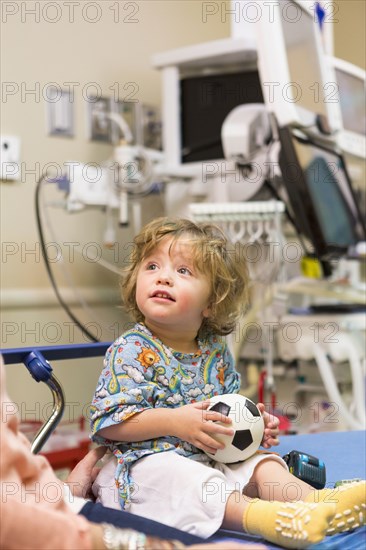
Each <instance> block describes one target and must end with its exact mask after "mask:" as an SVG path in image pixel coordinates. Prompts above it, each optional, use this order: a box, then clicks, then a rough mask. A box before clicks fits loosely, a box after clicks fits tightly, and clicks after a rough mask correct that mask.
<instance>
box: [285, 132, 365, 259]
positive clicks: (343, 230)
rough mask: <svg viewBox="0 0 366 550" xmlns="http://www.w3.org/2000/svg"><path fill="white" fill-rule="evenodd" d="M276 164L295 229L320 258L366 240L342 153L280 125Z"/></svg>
mask: <svg viewBox="0 0 366 550" xmlns="http://www.w3.org/2000/svg"><path fill="white" fill-rule="evenodd" d="M279 136H280V142H281V151H280V156H279V164H280V169H281V174H282V179H283V183H284V186H285V188H286V192H287V195H288V199H289V207H290V210H291V211H292V215H293V218H294V219H295V222H296V224H297V229H298V230H299V231H300V233H301V234H302V235H304V236H305V237H306V238H307V239H308V240H309V241H310V243H311V244H312V247H313V251H314V253H315V255H316V256H317V257H318V258H319V259H321V260H329V259H332V258H339V257H341V256H344V255H346V254H347V252H348V251H349V250H350V248H352V247H354V246H355V245H356V244H357V243H358V242H361V241H365V240H366V228H365V222H364V220H363V217H362V214H361V211H360V209H359V205H358V201H357V198H356V196H355V194H354V191H353V188H352V185H351V181H350V178H349V175H348V172H347V168H346V165H345V163H344V160H343V157H342V155H341V154H339V153H338V152H336V151H335V149H334V148H329V147H327V146H324V145H320V144H319V143H316V142H315V141H312V140H310V139H309V138H308V137H305V134H303V133H301V132H300V131H298V130H296V129H292V128H290V127H284V128H280V129H279Z"/></svg>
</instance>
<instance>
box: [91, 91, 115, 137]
mask: <svg viewBox="0 0 366 550" xmlns="http://www.w3.org/2000/svg"><path fill="white" fill-rule="evenodd" d="M110 112H111V100H110V98H108V97H99V98H95V101H89V102H88V127H89V139H91V140H92V141H103V142H105V143H112V125H111V120H110V119H109V118H108V116H107V114H108V113H110Z"/></svg>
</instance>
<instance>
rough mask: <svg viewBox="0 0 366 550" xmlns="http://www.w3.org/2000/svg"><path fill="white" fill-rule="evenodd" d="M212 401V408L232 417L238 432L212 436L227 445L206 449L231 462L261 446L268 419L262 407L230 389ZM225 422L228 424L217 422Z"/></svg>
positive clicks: (233, 425) (211, 409) (246, 455)
mask: <svg viewBox="0 0 366 550" xmlns="http://www.w3.org/2000/svg"><path fill="white" fill-rule="evenodd" d="M210 402H211V403H212V404H211V405H210V406H209V408H208V410H209V411H217V412H219V413H221V414H224V415H225V416H229V417H230V418H231V420H232V424H231V427H232V428H233V429H234V430H235V433H234V435H230V436H228V435H222V434H214V435H213V436H212V437H213V438H214V439H216V440H217V441H221V442H222V443H224V444H225V448H224V449H218V450H217V451H216V453H215V454H211V453H206V454H207V455H208V456H209V457H210V458H212V459H213V460H215V461H217V462H224V463H225V464H231V463H233V462H239V461H240V460H246V459H247V458H249V457H250V456H252V455H253V454H254V453H255V452H256V451H257V449H258V447H259V446H260V444H261V441H262V439H263V433H264V422H263V418H262V415H261V413H260V411H259V409H258V407H257V406H256V405H255V403H253V401H251V400H250V399H248V398H247V397H244V396H243V395H240V394H237V393H227V394H224V395H216V396H215V397H212V398H211V399H210ZM217 423H218V424H221V425H222V426H226V427H227V426H228V424H223V423H221V422H217Z"/></svg>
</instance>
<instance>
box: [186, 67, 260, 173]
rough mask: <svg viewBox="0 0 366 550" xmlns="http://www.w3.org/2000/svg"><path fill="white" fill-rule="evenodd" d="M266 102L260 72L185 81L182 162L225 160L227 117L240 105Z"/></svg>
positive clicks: (196, 77) (213, 75)
mask: <svg viewBox="0 0 366 550" xmlns="http://www.w3.org/2000/svg"><path fill="white" fill-rule="evenodd" d="M263 102H264V100H263V93H262V89H261V84H260V81H259V75H258V71H257V70H248V71H241V72H232V73H231V72H221V73H217V74H211V75H200V76H192V77H186V78H182V79H181V80H180V128H181V155H180V161H181V162H182V163H183V164H185V163H191V162H200V161H207V160H215V159H222V158H224V151H223V147H222V142H221V129H222V125H223V123H224V120H225V118H226V117H227V115H228V114H229V113H230V111H232V109H234V108H235V107H237V106H238V105H244V104H248V103H263Z"/></svg>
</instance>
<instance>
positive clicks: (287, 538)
mask: <svg viewBox="0 0 366 550" xmlns="http://www.w3.org/2000/svg"><path fill="white" fill-rule="evenodd" d="M334 515H335V504H326V503H323V502H320V503H318V504H316V503H305V502H302V501H300V502H279V501H271V502H268V501H264V500H259V499H250V498H248V497H247V496H244V495H241V494H240V493H239V492H233V493H231V495H230V496H229V498H228V500H227V503H226V509H225V515H224V520H223V524H222V526H223V527H224V528H226V529H234V530H242V529H244V531H246V532H247V533H251V534H254V535H261V536H262V537H264V538H265V539H267V540H269V541H271V542H274V543H275V544H279V545H281V546H284V547H285V548H306V547H307V546H309V545H311V544H315V543H317V542H320V541H321V540H322V539H323V538H324V536H325V534H326V530H327V528H328V523H329V521H330V520H331V519H332V518H333V517H334Z"/></svg>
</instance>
